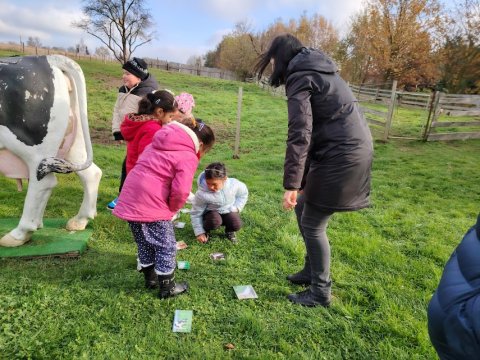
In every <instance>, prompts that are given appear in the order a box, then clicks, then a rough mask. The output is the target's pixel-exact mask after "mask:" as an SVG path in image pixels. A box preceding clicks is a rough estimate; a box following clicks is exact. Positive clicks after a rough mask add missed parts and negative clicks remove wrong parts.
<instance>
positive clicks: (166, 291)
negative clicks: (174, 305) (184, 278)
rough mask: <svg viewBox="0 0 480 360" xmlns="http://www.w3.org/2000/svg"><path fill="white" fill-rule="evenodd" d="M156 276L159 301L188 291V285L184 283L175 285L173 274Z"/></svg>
mask: <svg viewBox="0 0 480 360" xmlns="http://www.w3.org/2000/svg"><path fill="white" fill-rule="evenodd" d="M157 276H158V287H159V292H158V297H159V298H160V299H166V298H168V297H173V296H177V295H180V294H183V293H184V292H186V291H187V290H188V284H187V283H186V282H182V283H179V284H175V272H173V273H171V274H167V275H157Z"/></svg>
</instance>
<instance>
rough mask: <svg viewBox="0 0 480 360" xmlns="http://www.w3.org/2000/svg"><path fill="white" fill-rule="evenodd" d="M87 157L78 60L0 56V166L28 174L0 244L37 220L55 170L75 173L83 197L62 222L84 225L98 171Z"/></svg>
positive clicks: (22, 239)
mask: <svg viewBox="0 0 480 360" xmlns="http://www.w3.org/2000/svg"><path fill="white" fill-rule="evenodd" d="M92 160H93V151H92V144H91V141H90V132H89V129H88V119H87V93H86V85H85V78H84V76H83V72H82V69H81V68H80V66H79V65H78V64H77V63H76V62H74V61H73V60H71V59H69V58H67V57H65V56H61V55H48V56H25V57H10V58H0V172H1V173H3V174H4V175H6V176H9V177H13V178H17V179H22V178H28V179H29V182H28V191H27V195H26V198H25V203H24V206H23V213H22V217H21V219H20V222H19V224H18V226H17V227H16V228H15V229H13V230H12V231H10V232H9V233H8V234H6V235H4V236H3V237H2V238H1V239H0V246H9V247H14V246H20V245H22V244H24V243H26V242H27V241H29V240H30V238H31V235H32V233H33V232H34V231H35V230H37V229H38V228H41V227H42V226H43V220H42V219H43V214H44V211H45V207H46V205H47V202H48V199H49V197H50V194H51V192H52V189H53V188H54V187H55V185H56V184H57V179H56V177H55V174H54V173H55V172H56V173H70V172H76V174H77V175H78V176H79V177H80V180H81V183H82V185H83V189H84V194H83V201H82V204H81V206H80V210H79V211H78V214H77V215H75V216H74V217H72V218H71V219H70V220H69V221H68V222H67V226H66V227H67V230H83V229H85V227H86V225H87V223H88V220H89V219H93V217H94V216H95V215H96V204H97V194H98V185H99V183H100V178H101V176H102V171H101V170H100V169H99V168H98V166H96V165H95V164H94V163H93V161H92ZM19 181H20V184H21V180H19Z"/></svg>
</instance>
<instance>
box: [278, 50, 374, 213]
mask: <svg viewBox="0 0 480 360" xmlns="http://www.w3.org/2000/svg"><path fill="white" fill-rule="evenodd" d="M285 88H286V93H287V98H288V140H287V151H286V156H285V167H284V180H283V185H284V188H285V189H304V191H305V199H306V201H307V202H309V203H311V204H313V205H316V206H317V207H318V208H320V209H321V210H324V211H349V210H358V209H361V208H364V207H367V206H368V205H369V195H370V173H371V165H372V156H373V146H372V137H371V134H370V130H369V128H368V125H367V122H366V120H365V118H364V117H363V115H362V114H361V112H360V110H359V107H358V104H357V100H356V99H355V97H354V95H353V94H352V92H351V90H350V88H349V87H348V85H347V84H346V83H345V81H344V80H343V79H342V78H341V77H340V76H339V75H338V73H337V67H336V65H335V63H334V62H333V61H332V60H331V59H330V58H328V57H327V56H326V55H325V54H324V53H322V52H321V51H318V50H314V49H307V48H304V49H302V51H301V52H300V53H298V54H297V55H296V56H295V57H294V58H293V59H292V60H291V61H290V63H289V64H288V68H287V73H286V84H285Z"/></svg>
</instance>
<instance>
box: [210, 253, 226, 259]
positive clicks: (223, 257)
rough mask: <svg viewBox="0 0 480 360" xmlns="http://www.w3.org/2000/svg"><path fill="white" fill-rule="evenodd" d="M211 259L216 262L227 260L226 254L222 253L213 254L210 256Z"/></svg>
mask: <svg viewBox="0 0 480 360" xmlns="http://www.w3.org/2000/svg"><path fill="white" fill-rule="evenodd" d="M210 259H212V260H215V261H217V260H225V254H224V253H221V252H216V253H212V254H210Z"/></svg>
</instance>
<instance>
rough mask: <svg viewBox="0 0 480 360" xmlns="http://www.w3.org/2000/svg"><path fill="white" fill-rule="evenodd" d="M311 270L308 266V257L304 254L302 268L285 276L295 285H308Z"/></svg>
mask: <svg viewBox="0 0 480 360" xmlns="http://www.w3.org/2000/svg"><path fill="white" fill-rule="evenodd" d="M311 273H312V270H311V268H310V258H309V257H308V255H305V263H304V265H303V269H302V270H300V271H299V272H297V273H295V274H291V275H288V276H287V280H288V281H290V282H291V283H292V284H295V285H310V283H311V282H312V274H311Z"/></svg>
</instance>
